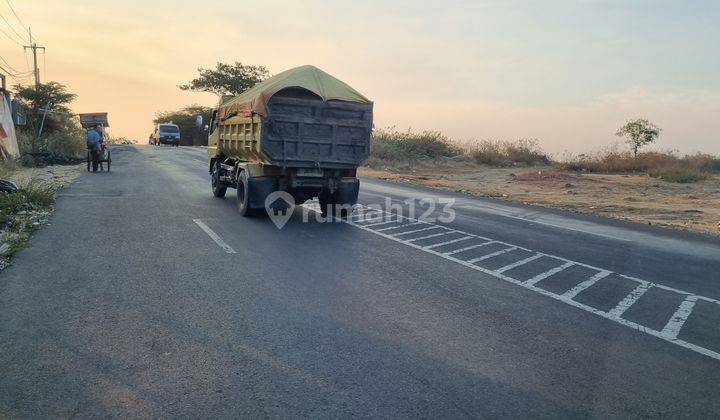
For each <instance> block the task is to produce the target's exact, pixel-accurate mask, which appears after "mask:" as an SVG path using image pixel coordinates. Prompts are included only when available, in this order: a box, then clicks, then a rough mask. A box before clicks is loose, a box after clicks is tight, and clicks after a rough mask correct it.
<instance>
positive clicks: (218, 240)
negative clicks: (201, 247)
mask: <svg viewBox="0 0 720 420" xmlns="http://www.w3.org/2000/svg"><path fill="white" fill-rule="evenodd" d="M193 222H195V224H196V225H198V226H200V229H202V230H203V231H204V232H205V233H207V235H208V236H209V237H210V239H212V240H213V241H215V243H216V244H218V246H219V247H220V248H222V249H224V250H225V252H226V253H227V254H237V252H235V250H234V249H232V248H231V247H230V245H228V244H226V243H225V241H223V240H222V238H221V237H220V235H218V234H217V233H215V232H214V231H213V230H212V229H210V227H209V226H208V225H206V224H205V223H204V222H203V221H202V220H200V219H193Z"/></svg>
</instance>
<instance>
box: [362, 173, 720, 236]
mask: <svg viewBox="0 0 720 420" xmlns="http://www.w3.org/2000/svg"><path fill="white" fill-rule="evenodd" d="M360 173H361V174H362V175H366V176H372V177H375V178H380V179H388V180H393V181H400V182H409V183H414V184H421V185H427V186H431V187H437V188H443V189H448V190H452V191H459V192H466V193H469V194H474V195H478V196H487V197H495V198H500V199H504V200H510V201H516V202H521V203H526V204H533V205H538V206H543V207H549V208H558V209H565V210H571V211H576V212H581V213H592V214H598V215H601V216H605V217H611V218H616V219H623V220H629V221H633V222H637V223H644V224H653V225H660V226H667V227H673V228H680V229H686V230H693V231H697V232H703V233H711V234H715V235H718V234H720V177H718V176H714V177H710V178H709V179H707V180H703V181H699V182H695V183H689V184H677V183H671V182H666V181H663V180H662V179H657V178H651V177H649V176H647V175H614V174H612V175H610V174H589V173H577V172H572V171H561V170H557V169H555V168H553V167H549V166H547V167H531V168H528V167H524V168H517V167H516V168H492V167H478V166H477V165H467V166H462V165H455V166H453V167H451V168H450V167H437V166H427V167H417V168H414V169H413V170H403V171H394V170H380V169H371V168H362V169H361V170H360Z"/></svg>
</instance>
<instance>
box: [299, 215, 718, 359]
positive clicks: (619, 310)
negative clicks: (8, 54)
mask: <svg viewBox="0 0 720 420" xmlns="http://www.w3.org/2000/svg"><path fill="white" fill-rule="evenodd" d="M304 207H306V208H308V209H310V210H314V211H319V208H318V204H317V202H311V203H307V204H305V205H304ZM356 212H359V213H356V214H354V215H352V216H351V217H350V219H349V220H343V222H344V223H347V224H349V225H351V226H355V227H357V228H359V229H362V230H364V231H366V232H370V233H373V234H375V235H378V236H381V237H383V238H386V239H389V240H392V241H395V242H399V243H401V244H404V245H406V246H409V247H412V248H415V249H418V250H421V251H424V252H427V253H429V254H433V255H436V256H438V257H440V258H444V259H446V260H449V261H452V262H454V263H457V264H460V265H463V266H465V267H468V268H471V269H473V270H476V271H480V272H483V273H485V274H488V275H491V276H493V277H495V278H498V279H501V280H504V281H507V282H509V283H512V284H515V285H518V286H521V287H523V288H525V289H528V290H532V291H533V292H536V293H539V294H541V295H543V296H547V297H550V298H552V299H555V300H558V301H561V302H563V303H566V304H568V305H570V306H573V307H575V308H578V309H582V310H584V311H587V312H590V313H593V314H595V315H598V316H600V317H603V318H605V319H608V320H611V321H613V322H616V323H618V324H621V325H624V326H626V327H629V328H632V329H634V330H637V331H640V332H643V333H646V334H649V335H652V336H654V337H657V338H660V339H662V340H665V341H667V342H670V343H672V344H675V345H677V346H680V347H683V348H685V349H688V350H692V351H694V352H697V353H700V354H702V355H705V356H708V357H711V358H713V359H716V360H719V361H720V353H718V352H717V351H714V350H711V349H708V348H705V347H703V346H700V345H697V344H693V343H691V342H688V341H685V340H682V339H680V338H678V336H679V334H680V332H681V330H682V328H683V326H684V325H685V322H686V321H687V320H688V318H689V317H690V315H691V314H692V312H693V309H694V308H695V304H696V303H697V302H698V301H705V302H709V303H712V304H716V305H720V301H718V300H716V299H712V298H709V297H705V296H699V295H696V294H694V293H690V292H685V291H683V290H678V289H676V288H673V287H668V286H664V285H662V284H658V283H652V282H649V281H645V280H641V279H637V278H635V277H631V276H626V275H622V274H615V276H617V277H619V278H621V279H623V281H630V282H633V283H636V285H635V286H633V287H634V288H633V289H632V291H630V293H629V294H627V295H626V296H625V297H624V298H623V299H622V300H621V301H620V302H618V303H617V304H615V305H614V306H610V307H611V308H612V309H610V310H607V311H605V310H601V309H597V308H594V307H592V306H590V305H588V304H585V303H581V302H578V301H577V300H575V298H576V297H578V295H581V294H582V293H583V292H584V291H586V290H591V289H593V286H595V285H601V284H603V281H604V280H606V279H607V278H608V277H610V276H611V275H612V274H613V272H612V271H610V270H605V269H602V268H598V267H594V266H591V265H588V264H584V263H581V262H578V261H571V260H568V259H566V258H563V257H559V256H556V255H550V254H546V253H543V252H537V251H533V250H530V249H527V248H524V247H521V246H518V245H513V244H509V243H506V242H502V241H496V240H493V239H491V238H487V237H483V236H479V235H474V234H471V233H468V232H463V231H459V230H455V229H451V228H448V227H446V226H442V225H438V224H434V223H429V222H425V221H421V220H417V219H411V218H408V217H404V216H400V215H397V214H394V213H387V212H384V211H380V210H377V209H371V208H368V207H364V206H357V207H356ZM363 212H364V215H363V214H362V213H363ZM370 214H372V215H373V216H372V218H370V217H369V215H370ZM374 227H377V228H379V229H373V228H374ZM405 228H409V230H401V229H405ZM420 232H427V234H424V235H421V236H419V237H410V236H409V235H412V234H416V233H420ZM449 235H454V236H457V235H460V237H458V238H455V237H450V236H449ZM444 237H446V238H444ZM436 238H437V240H438V241H439V242H437V243H430V244H425V245H420V244H418V243H417V242H419V241H421V240H428V239H436ZM443 239H445V240H443ZM470 240H480V241H482V242H481V243H475V244H470V243H468V241H470ZM451 245H452V247H451ZM489 246H491V247H489ZM486 247H488V251H489V252H487V253H486V254H484V255H479V256H476V257H474V258H471V259H469V260H466V259H460V258H458V256H459V254H461V253H465V252H470V251H472V252H481V251H482V250H483V249H485V248H486ZM497 247H502V248H501V249H499V250H498V249H497ZM493 248H495V249H493ZM441 249H442V250H441ZM515 251H522V252H523V255H522V257H521V258H519V259H518V260H517V261H514V262H510V263H508V264H506V265H504V266H502V267H500V268H498V269H495V270H492V269H489V268H485V267H482V266H481V265H477V263H482V262H484V261H488V260H491V259H492V258H496V257H501V256H505V257H507V256H511V255H513V253H514V252H515ZM527 253H530V254H531V255H530V256H528V254H527ZM543 257H547V258H549V259H552V260H557V261H558V263H559V265H557V266H556V267H554V268H551V269H549V270H546V271H544V272H542V273H540V274H537V275H535V276H534V277H532V278H530V279H527V280H518V279H515V278H513V277H512V276H511V275H508V274H507V273H509V272H511V271H512V270H514V269H517V268H519V267H523V266H525V265H527V264H532V263H533V261H539V260H540V259H541V258H543ZM503 262H505V261H503ZM570 267H579V268H583V269H586V270H588V269H589V270H591V271H594V272H595V274H594V275H591V276H590V277H589V278H587V279H585V280H582V281H580V282H578V283H577V284H576V285H575V286H573V287H571V288H570V289H569V290H567V291H565V292H563V293H554V292H551V291H549V290H546V289H543V288H541V287H538V283H540V282H542V281H544V280H549V279H551V278H553V276H557V275H560V274H561V273H563V272H564V271H565V270H567V269H569V268H570ZM651 288H658V289H663V290H665V291H667V292H671V293H675V294H677V295H680V296H681V297H682V299H683V300H682V303H681V304H680V305H679V307H678V308H676V309H675V311H674V314H673V315H672V317H670V319H669V320H668V321H667V323H666V324H665V326H664V327H663V328H662V329H661V330H656V329H653V328H649V327H647V326H644V325H641V324H639V323H636V322H633V321H630V320H628V319H625V318H623V315H624V314H625V313H626V311H627V310H628V309H629V308H630V307H632V306H633V305H634V304H635V303H636V302H638V301H640V300H641V299H642V298H643V296H644V295H645V294H646V292H647V291H648V290H649V289H651Z"/></svg>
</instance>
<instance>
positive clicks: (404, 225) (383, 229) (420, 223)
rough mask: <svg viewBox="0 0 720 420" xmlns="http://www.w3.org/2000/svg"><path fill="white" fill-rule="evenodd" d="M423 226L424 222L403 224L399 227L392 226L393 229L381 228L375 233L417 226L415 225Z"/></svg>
mask: <svg viewBox="0 0 720 420" xmlns="http://www.w3.org/2000/svg"><path fill="white" fill-rule="evenodd" d="M424 224H425V222H414V223H405V224H403V225H400V226H393V227H386V228H382V229H377V230H375V232H385V231H388V230H393V229H400V228H404V227H408V226H417V225H424Z"/></svg>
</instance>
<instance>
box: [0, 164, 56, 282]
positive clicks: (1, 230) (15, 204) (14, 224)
mask: <svg viewBox="0 0 720 420" xmlns="http://www.w3.org/2000/svg"><path fill="white" fill-rule="evenodd" d="M18 169H19V168H18V167H17V166H16V164H14V163H12V162H2V164H0V178H2V179H5V178H6V177H8V176H10V175H12V174H13V173H15V172H16V171H17V170H18ZM17 186H18V189H17V191H14V192H0V270H2V269H4V268H5V267H7V266H8V265H9V264H10V256H11V255H12V253H13V252H15V251H16V250H18V249H20V248H25V247H26V246H27V244H28V242H27V241H28V238H29V237H30V234H31V233H32V232H33V231H34V230H36V229H38V228H39V227H40V226H42V225H43V224H45V223H46V222H47V220H48V218H49V217H50V213H51V209H52V206H53V203H54V202H55V189H54V188H53V185H52V184H50V183H48V182H44V181H42V180H39V179H29V180H26V181H24V182H20V183H18V185H17Z"/></svg>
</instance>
